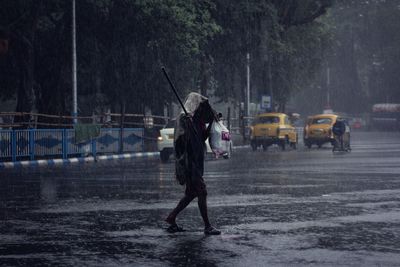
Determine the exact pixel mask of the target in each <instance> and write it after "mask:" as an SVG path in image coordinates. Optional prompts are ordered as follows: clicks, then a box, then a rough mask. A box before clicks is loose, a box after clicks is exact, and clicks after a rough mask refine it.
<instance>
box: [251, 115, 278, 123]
mask: <svg viewBox="0 0 400 267" xmlns="http://www.w3.org/2000/svg"><path fill="white" fill-rule="evenodd" d="M257 123H265V124H269V123H279V117H276V116H263V117H257V118H256V119H255V120H254V124H257Z"/></svg>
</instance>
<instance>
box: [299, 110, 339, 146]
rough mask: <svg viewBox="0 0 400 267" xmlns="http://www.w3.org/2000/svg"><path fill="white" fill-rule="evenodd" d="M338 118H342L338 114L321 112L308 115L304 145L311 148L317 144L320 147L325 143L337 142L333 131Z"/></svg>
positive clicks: (332, 143)
mask: <svg viewBox="0 0 400 267" xmlns="http://www.w3.org/2000/svg"><path fill="white" fill-rule="evenodd" d="M338 119H342V118H341V117H340V116H338V115H336V114H319V115H314V116H310V117H308V120H307V123H306V125H305V126H304V136H303V140H304V145H305V146H306V147H308V148H311V147H312V145H314V144H315V145H317V146H318V147H319V148H320V147H322V145H324V144H325V143H331V145H334V144H335V136H334V133H333V132H332V126H333V125H334V124H335V122H336V121H337V120H338Z"/></svg>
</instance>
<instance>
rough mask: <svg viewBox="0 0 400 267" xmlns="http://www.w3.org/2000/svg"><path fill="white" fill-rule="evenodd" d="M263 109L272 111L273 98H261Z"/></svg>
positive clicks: (263, 96) (267, 96)
mask: <svg viewBox="0 0 400 267" xmlns="http://www.w3.org/2000/svg"><path fill="white" fill-rule="evenodd" d="M261 108H262V109H265V110H270V109H271V96H269V95H262V96H261Z"/></svg>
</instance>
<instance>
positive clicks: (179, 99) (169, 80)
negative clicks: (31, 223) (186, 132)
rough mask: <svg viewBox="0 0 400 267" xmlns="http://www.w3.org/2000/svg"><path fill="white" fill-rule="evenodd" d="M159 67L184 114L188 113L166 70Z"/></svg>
mask: <svg viewBox="0 0 400 267" xmlns="http://www.w3.org/2000/svg"><path fill="white" fill-rule="evenodd" d="M161 69H162V71H163V72H164V75H165V78H167V80H168V83H169V85H170V86H171V88H172V91H174V94H175V96H176V98H178V101H179V103H180V104H181V106H182V109H183V111H184V112H185V115H186V116H187V115H188V113H187V111H186V109H185V106H184V105H183V103H182V100H181V98H180V97H179V95H178V93H177V92H176V89H175V86H174V85H173V83H172V82H171V79H170V78H169V76H168V73H167V71H166V70H165V68H164V67H162V68H161Z"/></svg>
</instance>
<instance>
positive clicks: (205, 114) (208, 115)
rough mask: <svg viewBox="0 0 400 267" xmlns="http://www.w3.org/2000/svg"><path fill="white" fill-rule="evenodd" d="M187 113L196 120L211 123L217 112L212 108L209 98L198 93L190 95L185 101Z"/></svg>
mask: <svg viewBox="0 0 400 267" xmlns="http://www.w3.org/2000/svg"><path fill="white" fill-rule="evenodd" d="M185 109H186V111H187V112H188V113H189V114H190V115H191V116H192V117H193V118H194V119H199V120H201V121H203V122H204V123H210V122H212V120H213V119H214V117H215V112H214V110H213V109H212V108H211V106H210V103H209V102H208V98H207V97H204V96H202V95H200V94H198V93H195V92H192V93H190V94H189V95H188V96H187V97H186V100H185Z"/></svg>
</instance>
